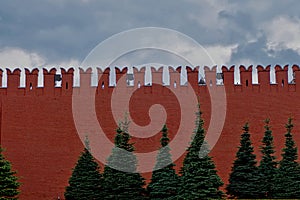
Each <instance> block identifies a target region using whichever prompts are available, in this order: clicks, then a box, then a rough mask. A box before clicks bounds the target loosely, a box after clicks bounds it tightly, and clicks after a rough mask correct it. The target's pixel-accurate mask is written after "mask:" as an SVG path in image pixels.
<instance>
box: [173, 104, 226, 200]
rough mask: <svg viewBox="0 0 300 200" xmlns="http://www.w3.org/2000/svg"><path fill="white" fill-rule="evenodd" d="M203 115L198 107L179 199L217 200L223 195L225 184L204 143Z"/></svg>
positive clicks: (182, 171) (184, 165)
mask: <svg viewBox="0 0 300 200" xmlns="http://www.w3.org/2000/svg"><path fill="white" fill-rule="evenodd" d="M201 114H202V113H201V111H200V106H198V112H197V113H196V115H197V118H196V129H195V132H194V133H195V134H194V137H193V140H192V143H191V145H190V147H189V148H188V149H187V155H186V157H185V159H184V161H183V167H182V169H181V175H182V176H181V178H180V179H181V184H180V186H181V187H180V190H179V197H178V198H179V199H210V198H213V199H216V198H221V197H222V195H223V193H222V192H221V191H220V190H219V188H220V187H221V186H222V185H223V182H222V180H221V179H220V177H219V176H218V175H217V171H216V169H215V164H214V162H213V160H212V158H211V157H210V156H209V155H208V152H209V148H208V145H207V143H206V142H205V141H204V138H205V133H204V132H205V131H204V128H203V124H204V122H203V120H202V118H201Z"/></svg>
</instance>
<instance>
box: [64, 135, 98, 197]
mask: <svg viewBox="0 0 300 200" xmlns="http://www.w3.org/2000/svg"><path fill="white" fill-rule="evenodd" d="M85 144H86V147H85V148H84V150H83V152H82V153H81V155H80V157H79V159H78V161H77V163H76V166H75V168H74V169H73V172H72V176H71V177H70V179H69V186H67V187H66V191H65V198H66V200H92V199H101V198H102V192H101V179H102V175H101V173H100V171H99V170H100V167H99V165H98V163H97V162H96V161H95V159H94V157H93V156H92V154H91V153H90V149H89V145H88V140H87V139H86V141H85Z"/></svg>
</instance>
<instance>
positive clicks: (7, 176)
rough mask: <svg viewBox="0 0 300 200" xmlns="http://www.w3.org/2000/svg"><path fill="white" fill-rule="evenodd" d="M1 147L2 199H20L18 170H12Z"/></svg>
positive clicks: (0, 184) (0, 194)
mask: <svg viewBox="0 0 300 200" xmlns="http://www.w3.org/2000/svg"><path fill="white" fill-rule="evenodd" d="M2 152H3V149H1V148H0V200H14V199H18V194H19V193H20V191H19V186H20V183H19V182H18V178H17V177H16V176H15V175H16V172H15V171H12V169H11V163H10V162H9V161H8V160H6V159H5V157H4V156H3V154H2Z"/></svg>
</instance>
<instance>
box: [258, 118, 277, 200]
mask: <svg viewBox="0 0 300 200" xmlns="http://www.w3.org/2000/svg"><path fill="white" fill-rule="evenodd" d="M269 122H270V120H269V119H266V120H265V126H264V128H265V134H264V137H263V139H262V146H261V153H262V159H261V161H260V165H259V166H258V171H259V174H260V180H259V187H258V189H259V191H260V193H261V194H260V198H268V199H269V198H273V188H274V181H275V175H276V173H277V168H276V167H277V162H276V161H275V159H276V158H275V156H274V153H275V150H274V144H273V143H274V142H273V135H272V130H271V129H270V126H269Z"/></svg>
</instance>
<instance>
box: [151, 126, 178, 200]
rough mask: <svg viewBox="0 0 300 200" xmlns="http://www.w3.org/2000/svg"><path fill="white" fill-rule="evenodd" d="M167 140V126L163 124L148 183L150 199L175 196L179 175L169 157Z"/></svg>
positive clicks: (172, 197) (173, 197) (174, 197)
mask: <svg viewBox="0 0 300 200" xmlns="http://www.w3.org/2000/svg"><path fill="white" fill-rule="evenodd" d="M169 141H170V139H169V138H168V128H167V126H166V125H164V127H163V128H162V137H161V139H160V143H161V148H160V149H159V153H158V155H157V160H156V164H155V167H154V171H153V173H152V178H151V182H150V183H149V185H148V192H149V193H150V199H176V196H177V191H178V185H179V177H178V175H177V174H176V172H175V170H174V166H175V164H174V163H173V161H172V158H171V154H170V148H169V146H168V143H169Z"/></svg>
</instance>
